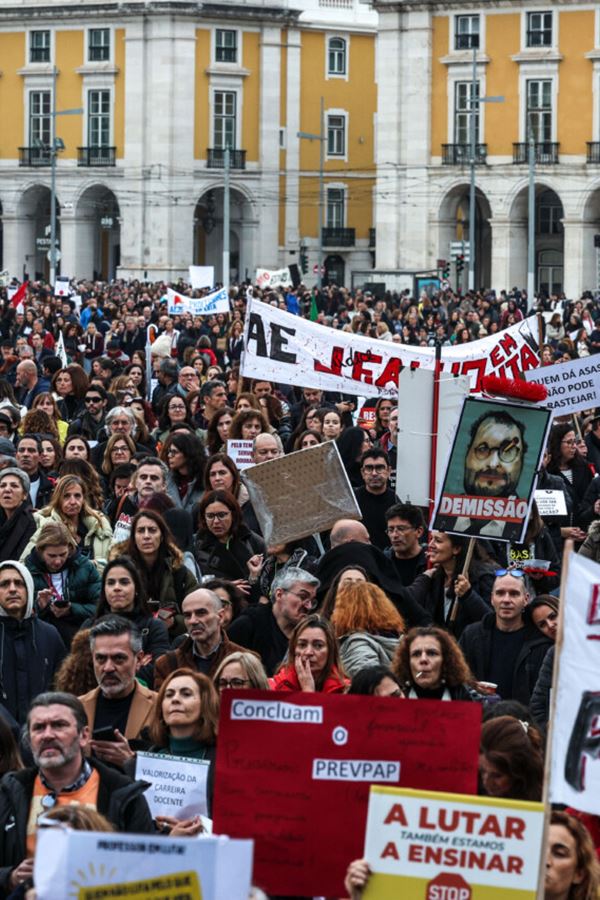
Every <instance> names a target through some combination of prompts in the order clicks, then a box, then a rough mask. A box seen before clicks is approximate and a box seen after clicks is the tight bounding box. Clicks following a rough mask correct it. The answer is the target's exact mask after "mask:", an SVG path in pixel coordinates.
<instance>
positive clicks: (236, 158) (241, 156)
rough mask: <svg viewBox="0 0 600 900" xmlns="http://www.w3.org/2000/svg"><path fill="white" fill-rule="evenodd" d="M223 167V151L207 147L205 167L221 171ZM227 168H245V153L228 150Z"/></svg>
mask: <svg viewBox="0 0 600 900" xmlns="http://www.w3.org/2000/svg"><path fill="white" fill-rule="evenodd" d="M224 165H225V150H224V149H223V148H221V147H209V148H208V150H207V151H206V166H207V168H209V169H222V168H223V167H224ZM229 167H230V168H231V169H245V168H246V151H245V150H230V151H229Z"/></svg>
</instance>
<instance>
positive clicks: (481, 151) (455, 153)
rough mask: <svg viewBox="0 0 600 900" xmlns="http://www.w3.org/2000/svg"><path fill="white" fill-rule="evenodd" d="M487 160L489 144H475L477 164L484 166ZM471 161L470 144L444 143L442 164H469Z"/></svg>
mask: <svg viewBox="0 0 600 900" xmlns="http://www.w3.org/2000/svg"><path fill="white" fill-rule="evenodd" d="M486 161H487V144H475V165H476V166H484V165H485V164H486ZM470 162H471V145H470V144H442V165H444V166H468V165H469V163H470Z"/></svg>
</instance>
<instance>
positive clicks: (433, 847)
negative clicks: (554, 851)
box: [364, 785, 544, 900]
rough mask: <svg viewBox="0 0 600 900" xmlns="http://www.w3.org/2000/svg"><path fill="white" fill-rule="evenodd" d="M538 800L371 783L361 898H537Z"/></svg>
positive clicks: (540, 813)
mask: <svg viewBox="0 0 600 900" xmlns="http://www.w3.org/2000/svg"><path fill="white" fill-rule="evenodd" d="M543 827H544V807H543V805H542V804H541V803H525V802H520V801H516V800H496V799H495V798H493V797H470V796H467V795H464V794H441V793H434V792H433V791H412V790H402V789H398V788H385V787H379V786H377V785H373V786H372V787H371V793H370V797H369V813H368V818H367V833H366V837H365V858H366V859H367V860H368V862H369V865H370V867H371V871H372V873H373V874H372V875H371V877H370V878H369V882H368V885H367V888H366V891H365V893H364V900H397V898H398V897H402V900H503V898H510V900H533V898H534V897H535V894H536V889H537V881H538V872H539V863H540V853H541V846H542V835H543Z"/></svg>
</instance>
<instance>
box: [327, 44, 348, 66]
mask: <svg viewBox="0 0 600 900" xmlns="http://www.w3.org/2000/svg"><path fill="white" fill-rule="evenodd" d="M327 73H328V75H345V74H346V41H345V40H344V38H341V37H331V38H329V44H328V48H327Z"/></svg>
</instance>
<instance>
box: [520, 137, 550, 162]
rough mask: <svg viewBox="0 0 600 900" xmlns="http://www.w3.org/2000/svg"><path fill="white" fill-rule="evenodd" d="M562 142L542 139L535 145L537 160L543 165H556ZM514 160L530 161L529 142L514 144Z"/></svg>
mask: <svg viewBox="0 0 600 900" xmlns="http://www.w3.org/2000/svg"><path fill="white" fill-rule="evenodd" d="M559 147H560V144H555V143H551V142H550V141H540V142H539V143H536V145H535V161H536V163H540V164H541V165H556V163H557V162H558V148H559ZM513 162H514V163H519V164H526V163H528V162H529V143H527V142H525V143H524V144H513Z"/></svg>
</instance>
